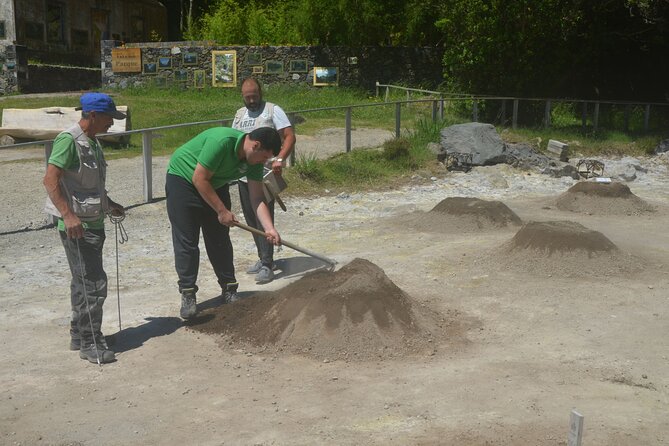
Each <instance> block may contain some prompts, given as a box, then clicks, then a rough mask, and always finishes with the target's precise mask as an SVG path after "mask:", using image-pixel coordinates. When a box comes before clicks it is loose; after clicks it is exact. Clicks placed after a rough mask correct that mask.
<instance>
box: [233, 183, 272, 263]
mask: <svg viewBox="0 0 669 446" xmlns="http://www.w3.org/2000/svg"><path fill="white" fill-rule="evenodd" d="M238 184H239V201H240V203H241V205H242V212H243V213H244V220H246V224H247V225H249V226H251V227H252V228H256V229H259V230H261V231H264V230H265V229H264V228H263V227H262V224H260V221H259V220H258V217H256V213H255V210H254V209H253V205H252V204H251V194H250V193H249V185H248V184H247V183H245V182H243V181H238ZM267 207H268V208H269V215H270V217H272V223H274V200H272V202H271V203H269V204H268V205H267ZM253 240H254V241H255V242H256V249H257V250H258V258H259V259H260V261H261V262H262V264H263V265H264V266H267V267H269V268H272V264H273V263H274V245H273V244H271V243H270V242H268V241H267V238H265V237H263V236H260V235H258V234H255V233H254V234H253Z"/></svg>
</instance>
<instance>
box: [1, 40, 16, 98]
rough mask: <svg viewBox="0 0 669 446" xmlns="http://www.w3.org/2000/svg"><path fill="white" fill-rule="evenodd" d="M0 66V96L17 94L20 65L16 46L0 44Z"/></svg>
mask: <svg viewBox="0 0 669 446" xmlns="http://www.w3.org/2000/svg"><path fill="white" fill-rule="evenodd" d="M19 52H20V51H19ZM0 65H1V66H0V94H2V95H5V94H12V93H17V92H18V91H19V75H18V74H19V66H20V65H19V61H18V55H17V48H16V45H7V44H2V43H0Z"/></svg>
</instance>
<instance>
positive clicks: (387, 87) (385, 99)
mask: <svg viewBox="0 0 669 446" xmlns="http://www.w3.org/2000/svg"><path fill="white" fill-rule="evenodd" d="M389 95H390V87H389V86H387V85H386V97H385V98H384V99H383V102H388V96H389Z"/></svg>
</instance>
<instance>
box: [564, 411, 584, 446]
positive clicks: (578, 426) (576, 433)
mask: <svg viewBox="0 0 669 446" xmlns="http://www.w3.org/2000/svg"><path fill="white" fill-rule="evenodd" d="M582 440H583V415H581V414H580V413H578V412H576V411H575V410H572V411H571V416H570V417H569V436H568V437H567V446H581V441H582Z"/></svg>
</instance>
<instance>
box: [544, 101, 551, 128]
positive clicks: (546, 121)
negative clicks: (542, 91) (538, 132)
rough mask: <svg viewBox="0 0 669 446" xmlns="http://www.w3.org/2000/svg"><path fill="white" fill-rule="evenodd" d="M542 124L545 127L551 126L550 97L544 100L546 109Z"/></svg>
mask: <svg viewBox="0 0 669 446" xmlns="http://www.w3.org/2000/svg"><path fill="white" fill-rule="evenodd" d="M544 125H545V126H546V128H547V129H548V128H550V127H551V101H550V99H549V100H547V101H546V111H545V113H544Z"/></svg>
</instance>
